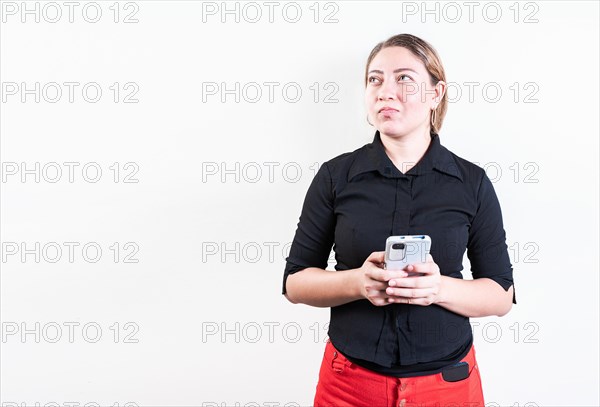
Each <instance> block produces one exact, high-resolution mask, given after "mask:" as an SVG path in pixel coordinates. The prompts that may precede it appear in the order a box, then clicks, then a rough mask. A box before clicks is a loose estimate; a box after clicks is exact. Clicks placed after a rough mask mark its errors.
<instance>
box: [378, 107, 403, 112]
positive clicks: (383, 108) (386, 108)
mask: <svg viewBox="0 0 600 407" xmlns="http://www.w3.org/2000/svg"><path fill="white" fill-rule="evenodd" d="M397 111H398V110H396V109H394V108H391V107H382V108H381V109H379V113H382V112H397Z"/></svg>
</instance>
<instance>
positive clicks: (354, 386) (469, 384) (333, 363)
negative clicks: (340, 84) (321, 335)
mask: <svg viewBox="0 0 600 407" xmlns="http://www.w3.org/2000/svg"><path fill="white" fill-rule="evenodd" d="M462 361H465V362H467V363H469V370H470V371H469V377H468V378H466V379H464V380H461V381H457V382H447V381H445V380H444V379H443V377H442V373H437V374H432V375H428V376H417V377H407V378H398V377H392V376H386V375H382V374H379V373H376V372H373V371H372V370H368V369H365V368H362V367H360V366H358V365H356V364H354V363H352V362H350V361H349V360H348V359H346V358H345V357H344V355H342V354H341V353H340V352H338V351H337V350H336V349H335V347H334V346H333V344H332V343H331V342H330V341H329V340H328V341H327V345H326V346H325V355H324V356H323V363H322V364H321V370H320V372H319V383H318V384H317V393H316V395H315V401H314V406H315V407H325V406H327V407H329V406H335V407H341V406H352V407H355V406H365V407H366V406H368V407H484V406H485V403H484V401H483V391H482V389H481V378H480V376H479V368H478V367H477V361H476V359H475V348H474V347H472V348H471V350H470V351H469V353H468V354H467V356H465V357H464V358H463V359H462Z"/></svg>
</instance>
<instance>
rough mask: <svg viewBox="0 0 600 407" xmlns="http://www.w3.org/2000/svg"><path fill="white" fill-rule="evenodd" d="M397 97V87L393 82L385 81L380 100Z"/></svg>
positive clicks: (378, 96) (380, 89) (381, 88)
mask: <svg viewBox="0 0 600 407" xmlns="http://www.w3.org/2000/svg"><path fill="white" fill-rule="evenodd" d="M395 96H396V87H395V86H394V82H393V81H385V82H384V83H383V84H382V85H381V86H380V87H379V92H378V94H377V99H379V100H389V99H393V98H394V97H395Z"/></svg>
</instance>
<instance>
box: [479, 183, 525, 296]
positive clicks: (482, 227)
mask: <svg viewBox="0 0 600 407" xmlns="http://www.w3.org/2000/svg"><path fill="white" fill-rule="evenodd" d="M477 205H478V207H477V213H476V214H475V217H474V218H473V221H472V222H471V228H470V230H469V242H468V244H467V257H468V258H469V261H470V262H471V272H472V273H473V278H474V279H477V278H483V277H486V278H489V279H492V280H494V281H495V282H497V283H498V284H500V285H501V286H502V288H504V290H505V291H508V289H509V288H510V286H513V304H516V303H517V300H516V295H515V292H514V283H513V268H512V265H511V263H510V258H509V256H508V247H507V246H506V233H505V231H504V226H503V222H502V212H501V210H500V203H499V202H498V197H497V196H496V192H495V191H494V186H493V185H492V182H491V181H490V179H489V178H488V176H487V175H486V174H485V173H484V174H483V178H482V180H481V183H480V185H479V192H478V195H477Z"/></svg>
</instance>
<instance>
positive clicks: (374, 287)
mask: <svg viewBox="0 0 600 407" xmlns="http://www.w3.org/2000/svg"><path fill="white" fill-rule="evenodd" d="M384 262H385V252H373V253H371V255H370V256H369V257H367V260H365V262H364V263H363V265H362V266H361V267H360V268H359V269H358V275H359V276H358V280H359V285H360V286H359V289H360V293H361V296H362V297H364V298H366V299H367V300H369V301H370V302H371V303H372V304H373V305H376V306H383V305H388V304H390V302H389V301H388V298H390V295H388V294H387V293H386V292H385V291H386V288H388V287H389V283H388V282H389V281H390V279H392V278H400V277H406V276H408V273H407V272H405V271H403V270H386V269H384V268H383V266H384Z"/></svg>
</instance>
